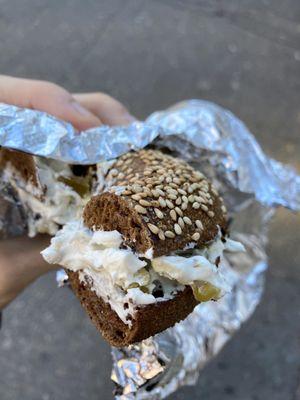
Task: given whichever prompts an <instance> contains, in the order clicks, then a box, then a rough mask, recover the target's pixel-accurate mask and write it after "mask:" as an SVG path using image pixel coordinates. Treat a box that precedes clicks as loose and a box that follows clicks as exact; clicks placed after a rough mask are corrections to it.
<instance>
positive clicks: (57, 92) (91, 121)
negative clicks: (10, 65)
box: [0, 75, 101, 130]
mask: <svg viewBox="0 0 300 400" xmlns="http://www.w3.org/2000/svg"><path fill="white" fill-rule="evenodd" d="M0 101H1V102H4V103H7V104H13V105H16V106H20V107H26V108H32V109H35V110H40V111H45V112H47V113H48V114H51V115H54V116H55V117H57V118H60V119H62V120H64V121H67V122H70V123H71V124H72V125H73V126H74V127H75V128H76V129H78V130H84V129H89V128H92V127H95V126H99V125H101V120H100V118H99V117H98V116H96V115H94V114H93V113H92V112H91V111H90V110H88V109H87V108H85V107H84V106H83V105H82V104H80V103H78V102H77V101H76V99H75V98H74V97H73V96H72V95H71V94H70V93H69V92H68V91H67V90H65V89H64V88H62V87H60V86H58V85H56V84H54V83H50V82H45V81H35V80H30V79H20V78H12V77H8V76H3V75H2V76H0Z"/></svg>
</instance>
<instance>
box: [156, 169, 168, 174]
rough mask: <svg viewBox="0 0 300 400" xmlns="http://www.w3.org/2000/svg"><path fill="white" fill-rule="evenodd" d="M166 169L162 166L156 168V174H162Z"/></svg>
mask: <svg viewBox="0 0 300 400" xmlns="http://www.w3.org/2000/svg"><path fill="white" fill-rule="evenodd" d="M165 172H166V171H165V170H164V169H163V168H160V169H158V170H157V173H158V174H164V173H165Z"/></svg>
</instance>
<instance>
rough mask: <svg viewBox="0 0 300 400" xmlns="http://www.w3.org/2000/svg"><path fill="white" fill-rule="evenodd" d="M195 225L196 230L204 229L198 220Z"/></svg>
mask: <svg viewBox="0 0 300 400" xmlns="http://www.w3.org/2000/svg"><path fill="white" fill-rule="evenodd" d="M195 224H196V226H197V228H199V229H201V230H203V229H204V228H203V224H202V222H201V221H200V220H199V219H197V220H196V221H195Z"/></svg>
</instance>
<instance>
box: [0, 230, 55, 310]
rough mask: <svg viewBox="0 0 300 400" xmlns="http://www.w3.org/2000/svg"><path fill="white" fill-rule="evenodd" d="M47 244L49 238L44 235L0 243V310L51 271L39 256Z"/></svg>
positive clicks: (51, 268) (51, 267)
mask: <svg viewBox="0 0 300 400" xmlns="http://www.w3.org/2000/svg"><path fill="white" fill-rule="evenodd" d="M48 244H49V237H47V236H45V235H41V236H39V237H37V238H34V239H30V238H27V237H21V238H14V239H9V240H4V241H1V242H0V309H3V308H4V307H5V306H6V305H7V304H8V303H10V302H11V301H12V300H13V299H14V298H15V297H16V296H17V295H18V294H19V293H20V292H21V291H22V290H23V289H24V288H25V287H26V286H28V285H29V284H30V283H31V282H33V281H34V280H35V279H37V278H38V277H39V276H41V275H43V274H44V273H46V272H48V271H49V270H53V266H50V265H49V264H47V263H46V262H45V261H44V260H43V258H42V256H41V255H40V251H41V250H43V249H44V248H45V247H46V246H47V245H48Z"/></svg>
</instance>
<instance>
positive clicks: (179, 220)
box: [178, 217, 184, 229]
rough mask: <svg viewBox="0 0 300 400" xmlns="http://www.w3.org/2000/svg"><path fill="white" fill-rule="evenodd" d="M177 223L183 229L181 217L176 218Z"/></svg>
mask: <svg viewBox="0 0 300 400" xmlns="http://www.w3.org/2000/svg"><path fill="white" fill-rule="evenodd" d="M178 224H179V225H180V227H181V228H182V229H183V228H184V221H183V219H182V218H181V217H179V218H178Z"/></svg>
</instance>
